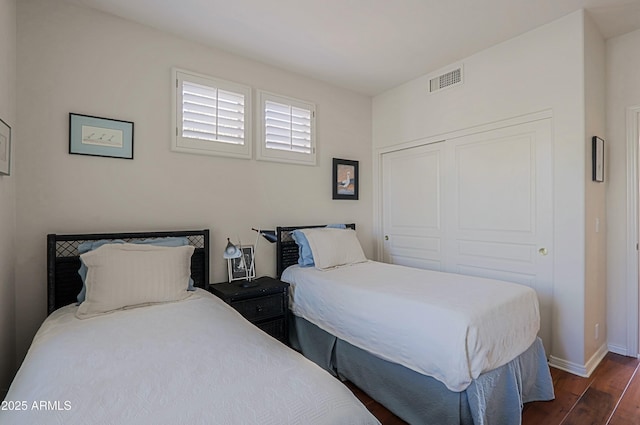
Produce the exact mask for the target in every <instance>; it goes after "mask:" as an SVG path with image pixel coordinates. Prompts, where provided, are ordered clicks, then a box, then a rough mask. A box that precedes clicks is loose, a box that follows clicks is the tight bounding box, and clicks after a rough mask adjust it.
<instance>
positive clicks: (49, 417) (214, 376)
mask: <svg viewBox="0 0 640 425" xmlns="http://www.w3.org/2000/svg"><path fill="white" fill-rule="evenodd" d="M76 310H77V307H76V306H75V305H70V306H67V307H63V308H61V309H59V310H57V311H56V312H54V313H53V314H52V315H51V316H50V317H49V318H48V319H47V320H46V321H45V323H44V324H43V325H42V327H41V329H40V330H39V331H38V333H37V335H36V337H35V338H34V340H33V344H32V345H31V348H30V350H29V353H28V355H27V357H26V359H25V361H24V363H23V365H22V367H21V368H20V371H19V372H18V374H17V376H16V378H15V380H14V382H13V384H12V385H11V388H10V390H9V393H8V394H7V397H6V401H7V402H23V401H24V402H26V409H25V410H13V411H4V412H2V413H1V414H0V424H3V425H5V424H6V425H19V424H25V425H27V424H29V425H31V424H38V423H40V424H45V423H46V424H65V425H69V424H83V425H84V424H109V423H111V424H179V423H183V424H186V423H189V424H205V423H216V424H274V425H275V424H303V423H304V424H347V423H350V424H376V423H378V422H377V421H376V420H375V418H373V417H372V416H371V415H370V414H369V412H368V411H367V410H366V409H365V408H364V406H362V404H360V403H359V402H358V400H357V399H356V398H355V397H354V396H353V395H352V394H351V392H350V391H349V390H348V389H347V388H346V387H344V385H342V384H341V383H340V382H338V381H337V380H336V379H335V378H333V377H332V376H330V375H329V374H328V373H326V372H325V371H323V370H322V369H320V368H319V367H318V366H316V365H315V364H313V363H311V362H310V361H308V360H307V359H305V358H304V357H302V356H301V355H300V354H298V353H296V352H294V351H293V350H290V349H289V348H287V347H286V346H284V345H283V344H281V343H280V342H278V341H276V340H275V339H273V338H271V337H270V336H268V335H267V334H266V333H264V332H262V331H260V330H258V329H257V328H256V327H254V326H253V325H252V324H250V323H249V322H247V321H246V320H244V319H243V318H242V317H241V316H240V315H239V314H238V313H237V312H236V311H235V310H233V309H232V308H231V307H229V306H228V305H227V304H225V303H224V302H222V301H221V300H219V299H217V298H216V297H215V296H213V295H211V294H209V293H208V292H206V291H204V290H202V289H198V290H197V292H196V293H194V294H193V295H191V296H190V297H189V298H187V299H185V300H183V301H178V302H173V303H167V304H161V305H154V306H148V307H141V308H135V309H131V310H124V311H118V312H115V313H112V314H109V315H104V316H99V317H94V318H92V319H87V320H81V319H78V318H77V317H76V316H75V311H76ZM41 401H49V402H56V401H57V402H58V406H53V407H51V408H53V409H55V410H48V409H46V408H45V409H44V410H39V409H37V408H34V403H36V405H37V406H39V403H40V402H41ZM58 409H59V410H58Z"/></svg>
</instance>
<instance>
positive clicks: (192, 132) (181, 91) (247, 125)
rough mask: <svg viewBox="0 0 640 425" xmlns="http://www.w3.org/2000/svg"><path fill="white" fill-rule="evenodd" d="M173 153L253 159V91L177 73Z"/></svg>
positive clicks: (216, 80)
mask: <svg viewBox="0 0 640 425" xmlns="http://www.w3.org/2000/svg"><path fill="white" fill-rule="evenodd" d="M173 80H174V86H173V87H174V92H173V95H174V108H175V111H174V114H173V117H174V120H175V122H174V128H175V133H174V137H173V140H172V146H171V148H172V150H174V151H178V152H189V153H198V154H205V155H222V156H232V157H236V158H247V159H249V158H251V88H250V87H247V86H244V85H241V84H236V83H233V82H230V81H225V80H221V79H218V78H212V77H207V76H204V75H199V74H195V73H191V72H189V71H183V70H179V69H174V70H173Z"/></svg>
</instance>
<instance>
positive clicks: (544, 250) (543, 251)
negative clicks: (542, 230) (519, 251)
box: [538, 248, 549, 255]
mask: <svg viewBox="0 0 640 425" xmlns="http://www.w3.org/2000/svg"><path fill="white" fill-rule="evenodd" d="M548 253H549V251H547V248H540V249H539V250H538V254H540V255H547V254H548Z"/></svg>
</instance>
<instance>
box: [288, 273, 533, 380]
mask: <svg viewBox="0 0 640 425" xmlns="http://www.w3.org/2000/svg"><path fill="white" fill-rule="evenodd" d="M282 280H283V281H285V282H289V283H290V284H291V289H290V293H291V309H292V312H293V313H294V314H295V315H297V316H299V317H302V318H304V319H306V320H308V321H309V322H311V323H313V324H315V325H316V326H318V327H320V328H321V329H324V330H325V331H327V332H329V333H331V334H333V335H335V336H337V337H338V338H340V339H343V340H345V341H347V342H349V343H350V344H353V345H354V346H356V347H359V348H362V349H364V350H367V351H369V352H370V353H372V354H374V355H376V356H378V357H380V358H382V359H385V360H388V361H391V362H394V363H398V364H400V365H403V366H405V367H407V368H409V369H412V370H414V371H416V372H418V373H421V374H424V375H427V376H432V377H434V378H436V379H438V380H439V381H441V382H443V383H444V384H445V385H446V386H447V388H448V389H450V390H452V391H463V390H464V389H465V388H467V387H468V386H469V384H470V383H471V382H472V380H474V379H476V378H478V376H480V374H481V373H483V372H486V371H489V370H493V369H495V368H497V367H499V366H502V365H504V364H506V363H508V362H509V361H511V360H513V359H514V358H515V357H517V356H518V355H520V354H521V353H523V352H524V351H525V350H526V349H527V348H528V347H529V346H531V344H533V342H534V340H535V339H536V335H537V333H538V330H539V328H540V316H539V310H538V299H537V296H536V293H535V291H534V290H533V289H531V288H529V287H526V286H523V285H518V284H513V283H508V282H502V281H498V280H492V279H484V278H478V277H471V276H464V275H458V274H452V273H441V272H436V271H430V270H421V269H414V268H409V267H403V266H398V265H391V264H385V263H378V262H374V261H367V262H364V263H357V264H352V265H349V266H343V267H337V268H333V269H329V270H318V269H316V268H312V267H300V266H291V267H289V268H287V269H286V270H285V272H284V273H283V275H282Z"/></svg>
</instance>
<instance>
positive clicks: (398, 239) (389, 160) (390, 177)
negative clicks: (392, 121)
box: [382, 143, 444, 270]
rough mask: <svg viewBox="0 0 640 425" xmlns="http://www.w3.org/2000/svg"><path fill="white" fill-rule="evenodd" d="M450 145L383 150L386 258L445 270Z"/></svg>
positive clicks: (409, 264)
mask: <svg viewBox="0 0 640 425" xmlns="http://www.w3.org/2000/svg"><path fill="white" fill-rule="evenodd" d="M443 149H444V144H443V143H433V144H430V145H424V146H420V147H417V148H412V149H406V150H401V151H396V152H391V153H388V154H385V155H383V158H382V168H383V183H382V191H383V196H382V199H383V211H384V212H383V221H384V224H383V225H384V234H385V242H384V261H385V262H387V263H393V264H402V265H405V266H412V267H419V268H423V269H431V270H442V263H443V259H442V212H443V211H442V210H443V202H442V172H443V166H444V150H443Z"/></svg>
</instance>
